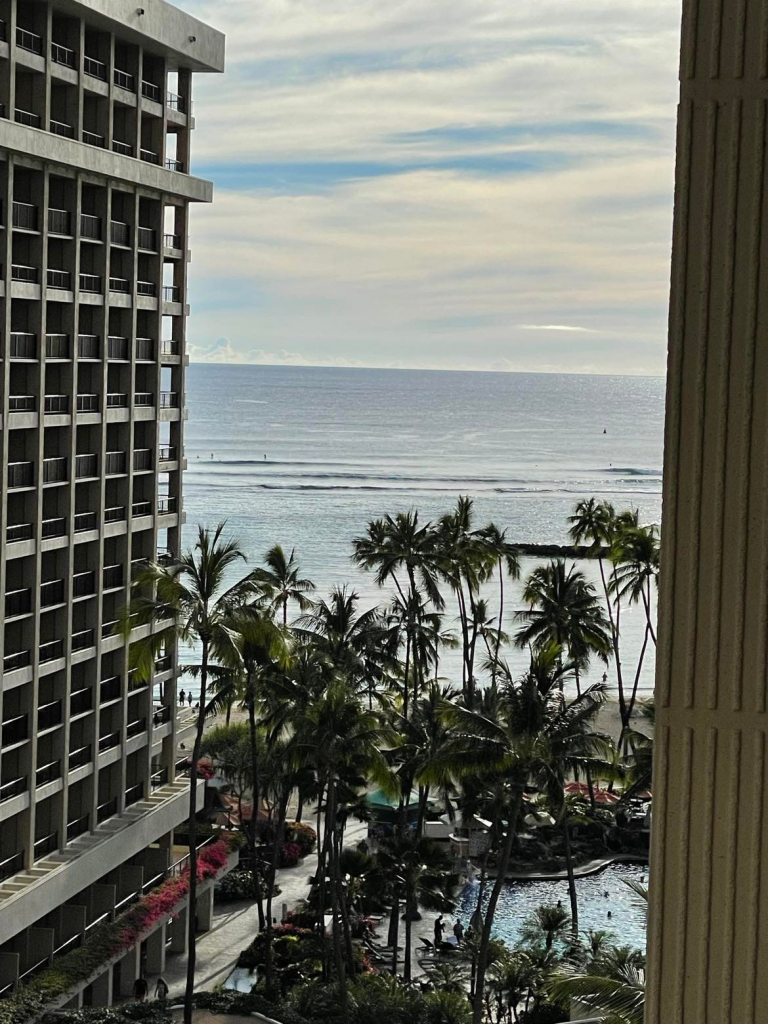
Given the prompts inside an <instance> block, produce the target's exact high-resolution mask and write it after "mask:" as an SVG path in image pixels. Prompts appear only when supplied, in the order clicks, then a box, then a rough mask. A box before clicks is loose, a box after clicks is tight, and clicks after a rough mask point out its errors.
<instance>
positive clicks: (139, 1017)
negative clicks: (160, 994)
mask: <svg viewBox="0 0 768 1024" xmlns="http://www.w3.org/2000/svg"><path fill="white" fill-rule="evenodd" d="M172 1020H173V1017H172V1015H171V1011H170V1007H169V1006H168V1005H167V1004H163V1003H159V1002H150V1003H121V1004H119V1005H117V1006H101V1007H94V1008H86V1009H83V1010H58V1011H57V1012H56V1013H55V1014H47V1015H46V1016H45V1017H43V1024H126V1022H127V1021H130V1022H138V1024H171V1021H172Z"/></svg>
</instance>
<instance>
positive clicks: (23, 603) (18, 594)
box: [5, 587, 32, 619]
mask: <svg viewBox="0 0 768 1024" xmlns="http://www.w3.org/2000/svg"><path fill="white" fill-rule="evenodd" d="M31 613H32V591H31V589H30V588H29V587H25V588H24V589H23V590H9V591H8V593H7V594H6V595H5V617H6V618H7V619H15V618H18V617H19V616H20V615H30V614H31Z"/></svg>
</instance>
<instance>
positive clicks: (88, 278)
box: [80, 274, 103, 295]
mask: <svg viewBox="0 0 768 1024" xmlns="http://www.w3.org/2000/svg"><path fill="white" fill-rule="evenodd" d="M80 291H81V292H91V293H93V294H96V295H101V294H102V293H103V290H102V287H101V278H100V277H99V276H98V274H80Z"/></svg>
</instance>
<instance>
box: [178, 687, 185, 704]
mask: <svg viewBox="0 0 768 1024" xmlns="http://www.w3.org/2000/svg"><path fill="white" fill-rule="evenodd" d="M185 697H186V693H185V692H184V691H183V690H179V704H183V703H184V698H185Z"/></svg>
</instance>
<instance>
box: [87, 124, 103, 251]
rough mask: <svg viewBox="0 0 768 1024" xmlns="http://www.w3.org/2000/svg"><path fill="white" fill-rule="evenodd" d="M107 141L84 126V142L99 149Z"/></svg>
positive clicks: (88, 236)
mask: <svg viewBox="0 0 768 1024" xmlns="http://www.w3.org/2000/svg"><path fill="white" fill-rule="evenodd" d="M106 141H107V140H106V139H105V138H104V136H103V135H99V133H98V132H89V131H87V129H85V128H83V142H85V143H86V145H88V146H98V147H99V149H104V144H105V143H106ZM85 237H86V238H91V237H93V236H92V235H86V236H85Z"/></svg>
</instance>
